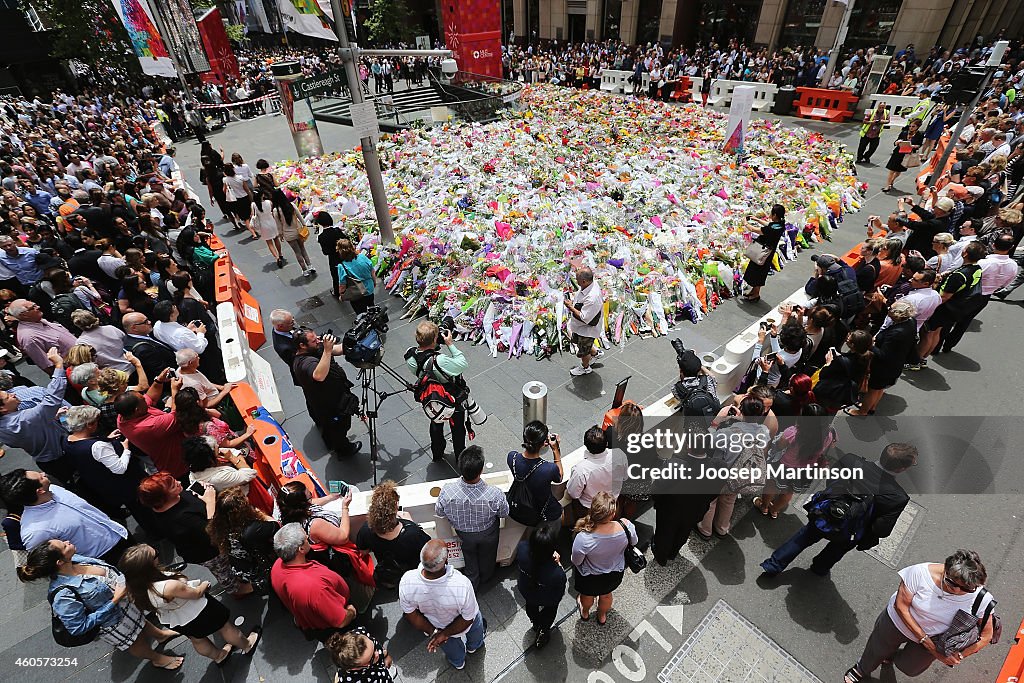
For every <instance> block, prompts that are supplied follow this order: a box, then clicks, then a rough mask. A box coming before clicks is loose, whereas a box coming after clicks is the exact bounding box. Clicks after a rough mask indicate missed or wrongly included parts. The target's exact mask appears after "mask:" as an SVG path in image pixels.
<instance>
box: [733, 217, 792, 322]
mask: <svg viewBox="0 0 1024 683" xmlns="http://www.w3.org/2000/svg"><path fill="white" fill-rule="evenodd" d="M747 229H748V230H750V231H751V232H756V233H757V237H756V238H755V239H754V241H755V242H757V243H758V244H762V245H764V246H765V247H767V248H768V249H769V250H770V251H769V253H768V258H766V259H765V261H764V263H763V264H757V263H754V262H753V261H749V262H748V263H747V269H746V270H745V271H743V281H744V282H746V283H747V284H748V285H750V291H749V292H747V294H746V296H743V297H740V300H741V301H746V302H748V303H756V302H758V301H760V300H761V287H763V286H764V283H765V282H767V281H768V273H769V272H770V271H771V269H772V260H773V259H774V258H775V250H776V249H777V248H778V246H779V240H781V239H782V236H783V235H784V234H785V233H786V207H784V206H782V204H776V205H775V206H773V207H772V213H771V216H770V217H769V219H768V221H767V222H766V223H762V224H761V225H748V226H747Z"/></svg>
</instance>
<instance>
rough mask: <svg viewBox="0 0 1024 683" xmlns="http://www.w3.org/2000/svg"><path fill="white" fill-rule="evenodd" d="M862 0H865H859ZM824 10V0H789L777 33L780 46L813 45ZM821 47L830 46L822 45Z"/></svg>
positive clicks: (861, 0) (862, 0)
mask: <svg viewBox="0 0 1024 683" xmlns="http://www.w3.org/2000/svg"><path fill="white" fill-rule="evenodd" d="M859 1H860V2H864V1H865V0H859ZM824 12H825V0H789V3H788V4H787V5H786V16H785V18H784V19H783V22H782V33H781V34H780V35H779V46H780V47H796V46H798V45H799V46H801V47H807V46H809V45H814V41H815V39H816V38H817V37H818V29H819V28H821V16H822V14H824ZM822 47H831V46H830V45H829V46H822Z"/></svg>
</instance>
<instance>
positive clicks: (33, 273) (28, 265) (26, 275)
mask: <svg viewBox="0 0 1024 683" xmlns="http://www.w3.org/2000/svg"><path fill="white" fill-rule="evenodd" d="M37 256H39V252H38V251H36V250H35V249H31V248H29V247H19V246H18V245H17V243H16V242H15V241H14V239H13V238H12V237H10V236H9V235H4V236H2V237H0V263H2V264H3V265H5V266H7V268H8V269H9V270H10V271H11V272H13V273H14V276H15V277H16V278H18V282H20V283H21V284H22V285H24V286H25V287H26V288H27V287H31V286H32V285H34V284H35V283H37V282H39V281H40V280H42V279H43V270H42V268H40V267H39V266H38V265H36V257H37Z"/></svg>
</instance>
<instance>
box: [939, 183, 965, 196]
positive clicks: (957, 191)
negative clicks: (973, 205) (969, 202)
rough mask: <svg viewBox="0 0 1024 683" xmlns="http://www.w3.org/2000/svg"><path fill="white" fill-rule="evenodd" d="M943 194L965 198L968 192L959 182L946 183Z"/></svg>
mask: <svg viewBox="0 0 1024 683" xmlns="http://www.w3.org/2000/svg"><path fill="white" fill-rule="evenodd" d="M943 194H944V195H945V196H947V197H952V198H953V199H966V198H967V195H968V194H970V193H969V192H968V191H967V188H966V187H964V186H963V185H961V184H959V183H950V184H949V185H946V187H945V189H944V190H943Z"/></svg>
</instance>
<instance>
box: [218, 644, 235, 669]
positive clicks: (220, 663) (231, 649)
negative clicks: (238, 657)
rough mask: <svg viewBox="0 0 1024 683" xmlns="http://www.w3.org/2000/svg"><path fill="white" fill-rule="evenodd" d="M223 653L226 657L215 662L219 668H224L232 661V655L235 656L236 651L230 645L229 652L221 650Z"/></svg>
mask: <svg viewBox="0 0 1024 683" xmlns="http://www.w3.org/2000/svg"><path fill="white" fill-rule="evenodd" d="M221 652H223V653H224V656H223V657H221V658H220V659H215V660H213V663H214V664H216V665H217V666H219V667H223V666H224V665H225V664H227V663H228V660H229V659H231V655H233V654H235V650H234V648H232V647H231V646H230V645H228V648H227V650H221Z"/></svg>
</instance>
